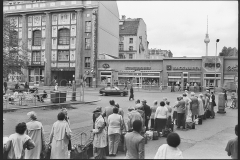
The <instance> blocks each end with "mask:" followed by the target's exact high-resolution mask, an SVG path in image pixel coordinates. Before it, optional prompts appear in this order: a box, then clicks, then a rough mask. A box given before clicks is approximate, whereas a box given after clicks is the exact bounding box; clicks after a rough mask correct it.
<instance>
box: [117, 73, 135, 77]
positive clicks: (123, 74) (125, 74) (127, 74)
mask: <svg viewBox="0 0 240 160" xmlns="http://www.w3.org/2000/svg"><path fill="white" fill-rule="evenodd" d="M132 75H133V73H118V76H132Z"/></svg>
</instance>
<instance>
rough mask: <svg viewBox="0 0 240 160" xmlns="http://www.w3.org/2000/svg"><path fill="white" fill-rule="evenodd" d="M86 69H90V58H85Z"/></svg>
mask: <svg viewBox="0 0 240 160" xmlns="http://www.w3.org/2000/svg"><path fill="white" fill-rule="evenodd" d="M85 68H90V57H85Z"/></svg>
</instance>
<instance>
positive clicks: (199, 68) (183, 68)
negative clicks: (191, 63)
mask: <svg viewBox="0 0 240 160" xmlns="http://www.w3.org/2000/svg"><path fill="white" fill-rule="evenodd" d="M173 70H197V71H200V70H201V67H173Z"/></svg>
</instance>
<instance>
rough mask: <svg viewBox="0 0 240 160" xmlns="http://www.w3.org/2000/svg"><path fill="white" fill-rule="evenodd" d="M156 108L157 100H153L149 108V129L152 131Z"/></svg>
mask: <svg viewBox="0 0 240 160" xmlns="http://www.w3.org/2000/svg"><path fill="white" fill-rule="evenodd" d="M157 107H158V102H157V100H155V101H154V102H153V106H152V107H151V111H152V112H151V117H150V118H151V129H154V121H155V119H154V116H155V113H156V110H157Z"/></svg>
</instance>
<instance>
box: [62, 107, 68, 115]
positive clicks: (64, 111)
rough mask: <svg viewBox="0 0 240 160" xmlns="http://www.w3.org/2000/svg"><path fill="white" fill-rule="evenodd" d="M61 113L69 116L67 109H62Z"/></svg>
mask: <svg viewBox="0 0 240 160" xmlns="http://www.w3.org/2000/svg"><path fill="white" fill-rule="evenodd" d="M61 111H62V112H63V113H64V114H65V116H67V114H68V112H67V108H62V109H61Z"/></svg>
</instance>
